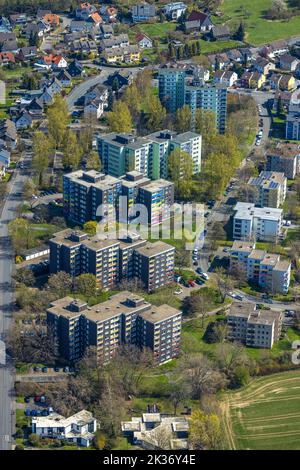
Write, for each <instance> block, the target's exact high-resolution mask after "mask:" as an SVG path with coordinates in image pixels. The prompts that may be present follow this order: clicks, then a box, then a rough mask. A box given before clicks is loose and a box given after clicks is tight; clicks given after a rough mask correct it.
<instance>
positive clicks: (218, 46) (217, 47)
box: [200, 40, 241, 54]
mask: <svg viewBox="0 0 300 470" xmlns="http://www.w3.org/2000/svg"><path fill="white" fill-rule="evenodd" d="M200 47H201V54H216V53H217V52H222V51H226V50H229V49H234V48H236V47H241V43H240V42H238V41H215V42H210V41H204V40H200Z"/></svg>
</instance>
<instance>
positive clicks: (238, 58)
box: [227, 49, 245, 64]
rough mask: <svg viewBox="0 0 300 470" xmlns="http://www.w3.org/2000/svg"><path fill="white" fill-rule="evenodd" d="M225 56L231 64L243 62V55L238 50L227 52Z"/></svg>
mask: <svg viewBox="0 0 300 470" xmlns="http://www.w3.org/2000/svg"><path fill="white" fill-rule="evenodd" d="M227 55H228V57H229V59H230V60H231V61H232V62H235V63H237V64H241V63H242V62H244V61H245V59H244V54H243V53H242V52H241V51H239V50H238V49H231V50H230V51H228V52H227Z"/></svg>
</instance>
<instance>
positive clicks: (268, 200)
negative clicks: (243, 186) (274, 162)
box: [248, 171, 287, 208]
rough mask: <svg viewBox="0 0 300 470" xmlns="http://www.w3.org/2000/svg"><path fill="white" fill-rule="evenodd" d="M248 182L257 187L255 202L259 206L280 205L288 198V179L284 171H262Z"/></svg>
mask: <svg viewBox="0 0 300 470" xmlns="http://www.w3.org/2000/svg"><path fill="white" fill-rule="evenodd" d="M248 184H249V185H251V186H254V187H255V188H257V194H256V195H255V197H254V200H253V201H252V202H254V203H255V204H256V205H258V206H259V207H276V208H278V207H280V206H281V205H282V204H283V203H284V201H285V198H286V192H287V179H286V177H285V175H284V173H282V172H275V171H261V172H260V174H259V176H253V177H251V178H250V179H249V181H248Z"/></svg>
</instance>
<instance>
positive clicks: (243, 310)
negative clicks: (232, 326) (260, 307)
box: [229, 302, 255, 318]
mask: <svg viewBox="0 0 300 470" xmlns="http://www.w3.org/2000/svg"><path fill="white" fill-rule="evenodd" d="M254 310H255V306H254V305H253V304H251V303H250V302H233V303H232V304H231V306H230V311H229V315H230V316H231V317H245V318H248V317H249V315H251V313H253V312H254Z"/></svg>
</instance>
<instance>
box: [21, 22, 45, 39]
mask: <svg viewBox="0 0 300 470" xmlns="http://www.w3.org/2000/svg"><path fill="white" fill-rule="evenodd" d="M49 30H50V26H49V25H48V24H46V23H44V22H43V21H38V22H37V23H34V22H30V23H28V24H26V25H25V26H24V29H23V34H24V36H25V37H26V38H27V39H30V37H32V36H34V35H35V34H36V35H37V36H38V37H39V38H42V37H43V36H44V35H45V33H46V32H48V31H49Z"/></svg>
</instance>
